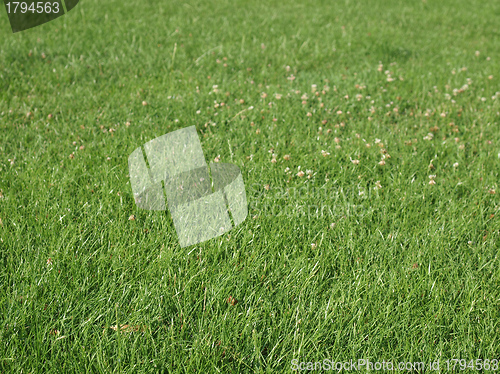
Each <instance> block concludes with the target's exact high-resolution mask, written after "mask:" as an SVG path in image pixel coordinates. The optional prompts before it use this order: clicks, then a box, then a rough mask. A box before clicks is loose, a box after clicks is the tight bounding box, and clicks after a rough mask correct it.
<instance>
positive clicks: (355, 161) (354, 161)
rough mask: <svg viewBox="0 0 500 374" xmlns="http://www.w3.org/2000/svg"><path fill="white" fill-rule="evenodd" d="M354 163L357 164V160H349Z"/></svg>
mask: <svg viewBox="0 0 500 374" xmlns="http://www.w3.org/2000/svg"><path fill="white" fill-rule="evenodd" d="M351 162H352V163H353V164H354V165H359V160H351Z"/></svg>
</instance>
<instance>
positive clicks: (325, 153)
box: [321, 150, 330, 157]
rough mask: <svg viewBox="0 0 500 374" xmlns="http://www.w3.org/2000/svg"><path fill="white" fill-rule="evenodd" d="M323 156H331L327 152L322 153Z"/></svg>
mask: <svg viewBox="0 0 500 374" xmlns="http://www.w3.org/2000/svg"><path fill="white" fill-rule="evenodd" d="M321 154H322V155H323V157H326V156H330V152H327V151H323V150H322V151H321Z"/></svg>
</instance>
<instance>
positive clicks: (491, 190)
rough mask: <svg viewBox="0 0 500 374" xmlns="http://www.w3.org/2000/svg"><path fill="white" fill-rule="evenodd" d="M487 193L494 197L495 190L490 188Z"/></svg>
mask: <svg viewBox="0 0 500 374" xmlns="http://www.w3.org/2000/svg"><path fill="white" fill-rule="evenodd" d="M488 193H489V194H491V195H494V194H495V193H496V191H495V189H494V188H491V189H489V190H488Z"/></svg>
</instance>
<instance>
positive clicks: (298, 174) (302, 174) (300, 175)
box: [297, 170, 305, 177]
mask: <svg viewBox="0 0 500 374" xmlns="http://www.w3.org/2000/svg"><path fill="white" fill-rule="evenodd" d="M304 175H305V173H304V172H303V171H302V170H300V171H299V172H298V173H297V177H303V176H304Z"/></svg>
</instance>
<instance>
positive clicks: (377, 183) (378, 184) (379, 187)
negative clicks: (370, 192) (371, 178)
mask: <svg viewBox="0 0 500 374" xmlns="http://www.w3.org/2000/svg"><path fill="white" fill-rule="evenodd" d="M373 188H374V189H375V190H380V189H382V185H381V184H380V181H376V182H375V187H373Z"/></svg>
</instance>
